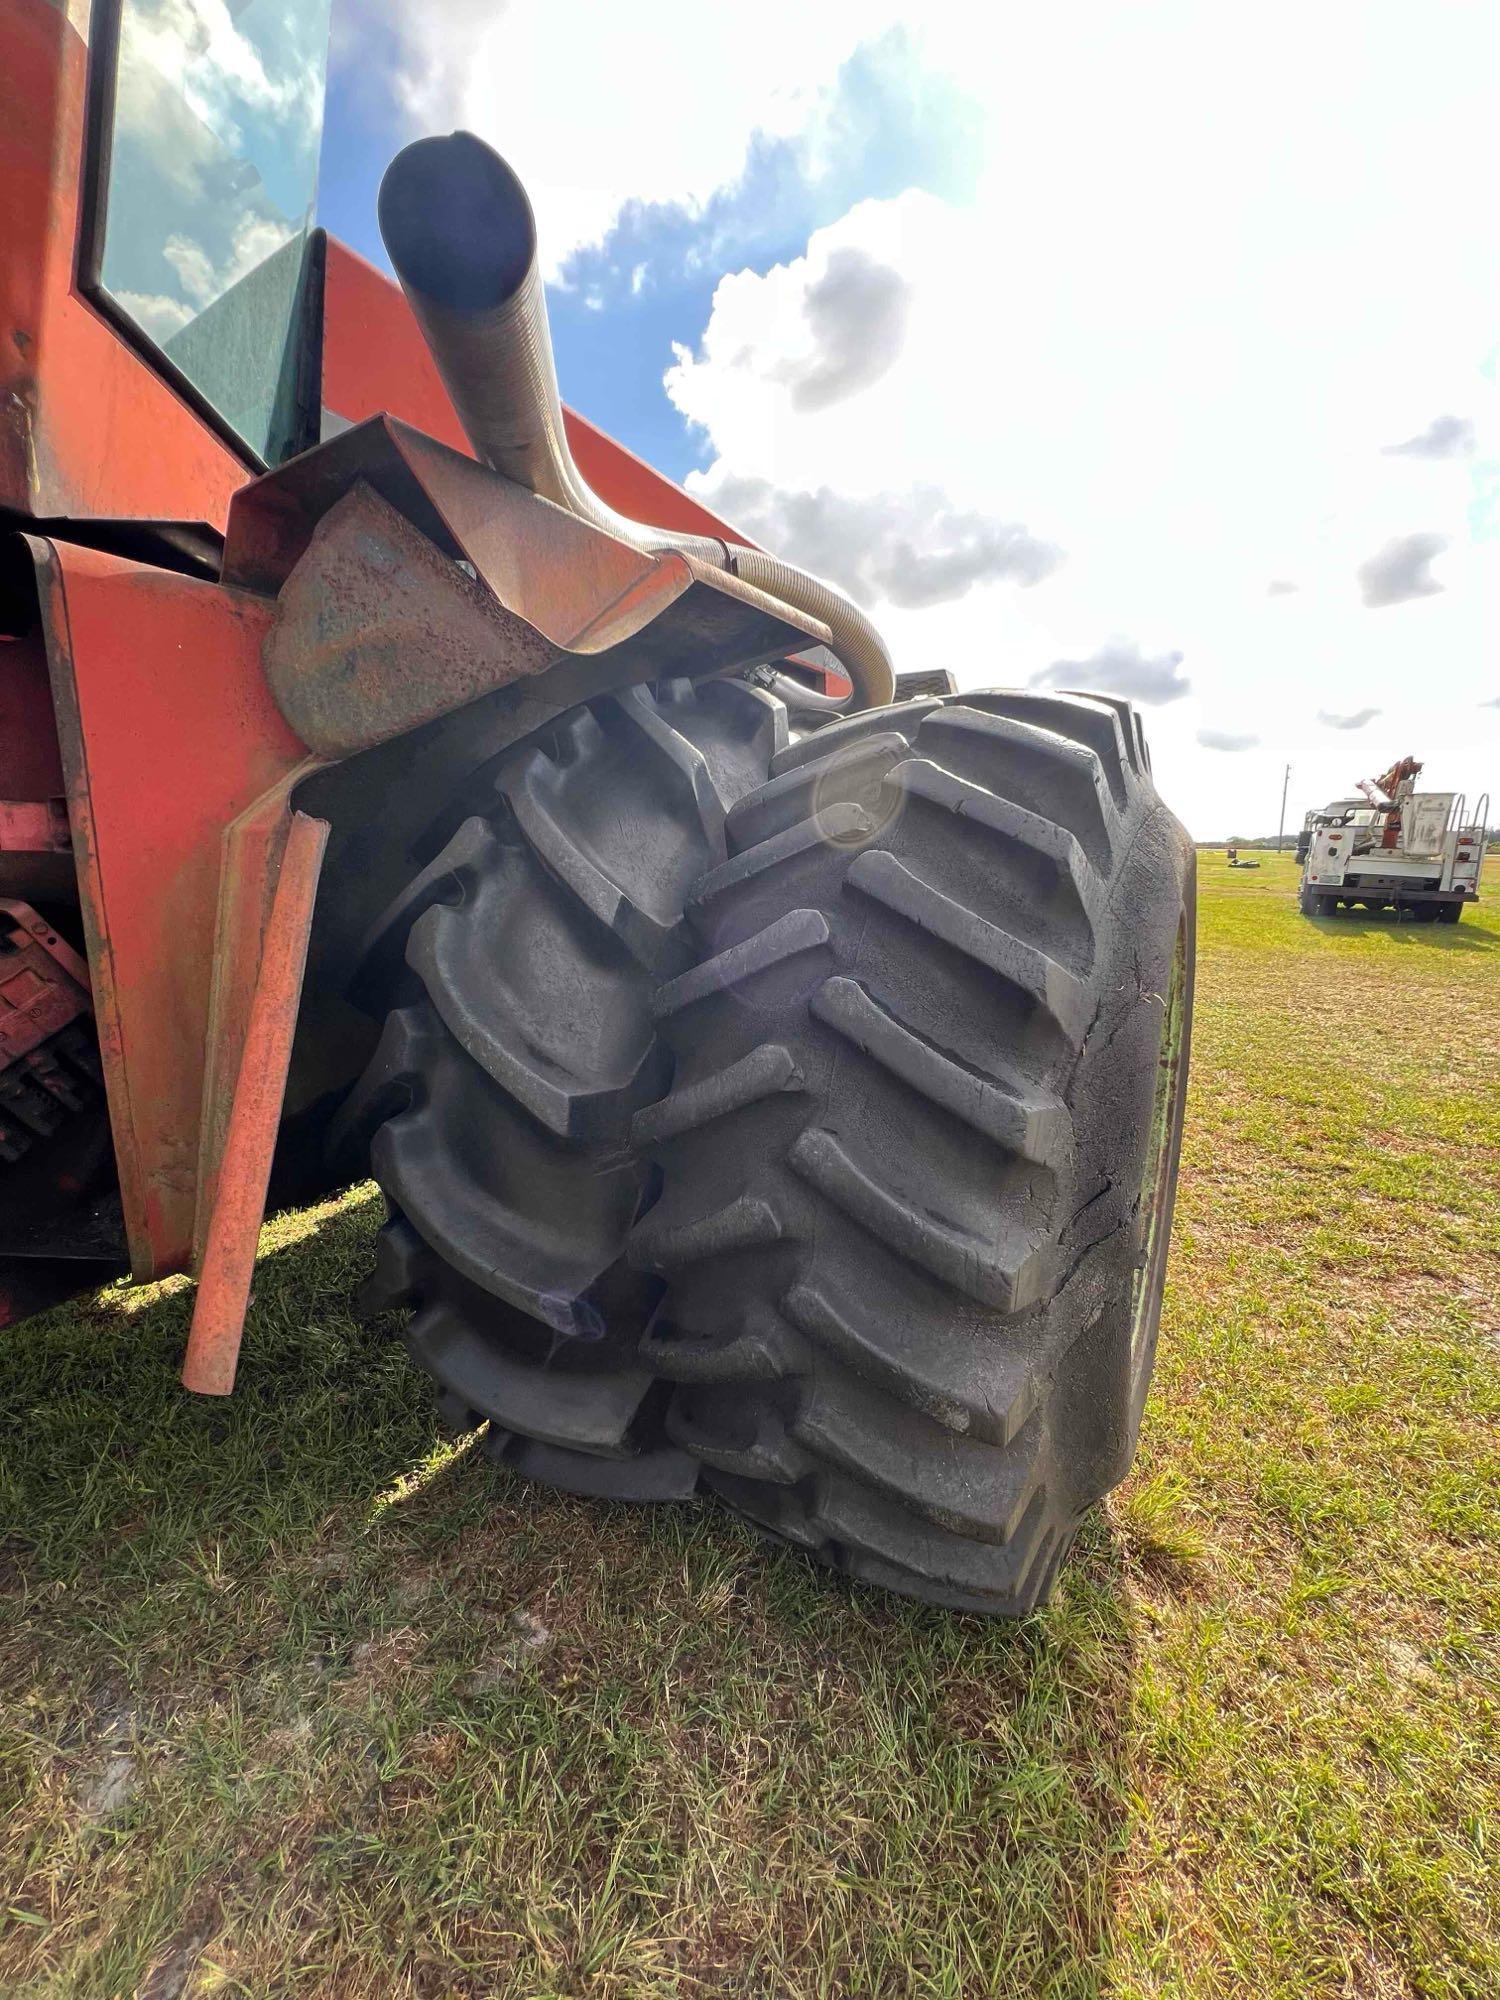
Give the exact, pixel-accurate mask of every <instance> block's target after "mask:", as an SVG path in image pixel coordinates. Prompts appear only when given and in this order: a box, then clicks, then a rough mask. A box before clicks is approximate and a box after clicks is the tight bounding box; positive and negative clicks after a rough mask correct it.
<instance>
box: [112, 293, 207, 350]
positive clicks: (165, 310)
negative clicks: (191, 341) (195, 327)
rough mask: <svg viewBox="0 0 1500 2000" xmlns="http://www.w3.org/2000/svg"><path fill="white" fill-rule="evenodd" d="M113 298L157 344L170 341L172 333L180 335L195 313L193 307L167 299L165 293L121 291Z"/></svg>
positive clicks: (178, 300) (177, 300)
mask: <svg viewBox="0 0 1500 2000" xmlns="http://www.w3.org/2000/svg"><path fill="white" fill-rule="evenodd" d="M115 297H116V298H117V299H118V300H119V302H120V304H121V305H122V306H123V307H124V308H125V310H126V312H128V313H129V314H130V317H131V318H132V319H133V320H134V321H135V322H136V324H137V326H139V327H141V328H143V329H144V330H145V332H147V333H148V334H150V336H151V338H152V339H153V340H154V341H157V342H158V343H159V342H161V341H164V340H170V339H171V337H172V335H173V334H174V333H181V331H182V329H183V328H184V327H185V326H186V325H187V323H188V321H189V320H190V319H192V318H193V317H194V314H195V311H196V308H195V307H193V306H189V305H184V304H183V302H182V300H181V299H171V298H168V297H167V295H166V293H165V292H132V291H124V290H122V291H118V292H116V294H115Z"/></svg>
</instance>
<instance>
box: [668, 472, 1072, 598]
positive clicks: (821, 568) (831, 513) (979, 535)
mask: <svg viewBox="0 0 1500 2000" xmlns="http://www.w3.org/2000/svg"><path fill="white" fill-rule="evenodd" d="M695 489H696V491H697V492H698V494H699V495H700V497H701V498H702V499H703V500H704V501H705V502H706V503H707V504H708V505H709V506H711V507H712V508H713V509H714V511H715V513H717V514H719V515H721V516H722V517H723V518H724V519H725V520H728V521H730V522H732V523H733V524H734V525H735V526H736V527H738V528H740V529H742V530H743V531H744V533H745V534H747V535H748V536H749V537H750V538H751V539H752V540H753V541H756V542H759V543H760V544H761V545H762V546H763V547H764V548H767V549H770V550H772V551H773V553H775V554H777V555H783V556H786V557H787V558H788V560H789V561H792V562H796V563H800V564H801V565H802V566H803V567H804V568H805V569H810V570H812V571H813V572H814V574H815V575H818V576H826V577H829V578H831V579H832V581H833V582H835V583H838V584H842V585H843V587H844V589H845V590H847V591H848V592H849V594H850V596H851V597H853V598H855V599H856V600H858V601H860V602H862V603H868V602H870V601H871V600H873V599H882V600H884V602H886V603H887V604H895V605H899V606H900V607H901V608H902V609H906V610H911V609H918V608H921V607H924V606H927V605H933V604H945V603H948V602H950V601H952V600H953V599H955V598H960V597H963V596H965V595H966V594H967V593H968V592H969V591H970V590H972V589H973V588H974V587H975V586H976V585H979V584H989V583H1017V584H1021V585H1023V586H1028V585H1031V584H1034V583H1040V582H1041V581H1042V580H1043V578H1044V577H1048V576H1050V575H1051V574H1052V572H1053V571H1054V570H1055V569H1056V568H1057V567H1058V565H1059V564H1060V563H1061V562H1062V560H1063V552H1062V550H1061V549H1058V548H1054V547H1053V546H1052V545H1051V544H1050V543H1049V542H1044V541H1042V540H1040V539H1039V538H1038V537H1037V536H1035V535H1033V534H1032V533H1031V532H1030V530H1029V529H1027V528H1025V527H1022V526H1021V525H1020V523H1019V522H1016V521H1001V520H996V519H995V518H994V517H993V516H990V515H986V514H980V513H974V512H970V511H966V510H964V509H962V508H957V507H954V506H952V505H951V504H950V503H949V501H948V500H947V498H946V497H945V496H944V494H942V493H941V492H939V491H938V490H936V489H934V488H932V487H915V488H912V489H911V490H910V491H908V492H905V493H876V494H871V495H868V496H860V495H856V494H850V493H836V492H833V491H831V490H830V489H829V488H827V487H822V488H819V489H818V490H817V491H815V492H788V491H786V490H784V489H782V488H780V487H777V486H774V485H772V483H771V482H770V481H769V480H767V479H753V478H745V477H735V476H734V475H732V474H725V475H722V476H721V477H719V478H717V479H716V480H714V481H713V482H712V483H711V484H710V483H707V482H695Z"/></svg>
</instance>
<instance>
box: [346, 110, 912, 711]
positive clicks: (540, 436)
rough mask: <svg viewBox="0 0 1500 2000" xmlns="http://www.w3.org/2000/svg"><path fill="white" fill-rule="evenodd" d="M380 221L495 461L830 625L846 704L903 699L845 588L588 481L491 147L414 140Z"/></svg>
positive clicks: (630, 534) (452, 387)
mask: <svg viewBox="0 0 1500 2000" xmlns="http://www.w3.org/2000/svg"><path fill="white" fill-rule="evenodd" d="M379 217H380V233H381V235H382V237H383V238H384V239H385V247H386V249H387V250H388V251H389V253H390V258H391V263H392V264H393V265H394V267H395V271H396V275H397V277H398V278H399V279H400V281H401V289H402V290H403V291H404V292H405V294H406V297H407V299H408V301H409V303H410V305H411V309H412V311H413V313H414V314H415V316H416V320H417V324H418V325H419V326H420V328H421V329H422V333H423V336H424V338H425V339H426V341H427V344H428V346H429V348H430V349H431V350H432V355H433V359H434V360H435V361H436V363H437V366H438V371H439V373H440V374H441V376H442V378H443V383H444V386H445V387H446V388H447V391H448V394H449V396H450V397H451V398H452V401H453V406H454V409H455V410H456V411H457V412H458V417H459V421H460V422H461V423H462V425H463V427H464V430H465V432H466V434H467V436H468V439H469V442H470V444H472V445H473V447H474V450H475V453H476V454H477V456H478V457H479V458H480V459H482V460H483V461H484V463H485V464H486V465H490V466H493V467H494V469H495V471H497V472H499V473H502V474H503V475H504V476H505V477H506V478H507V479H512V480H514V481H516V483H517V484H518V485H521V486H524V487H526V488H528V489H529V491H531V492H533V493H536V494H539V495H540V496H541V498H542V499H544V500H551V501H554V502H555V503H556V504H557V505H558V506H560V507H566V508H567V509H568V510H569V512H570V513H573V514H576V515H578V516H579V518H580V519H582V520H585V521H589V522H591V523H592V524H593V525H594V526H595V527H598V528H603V529H604V530H606V532H608V533H609V534H612V535H615V536H617V537H618V538H619V539H620V540H622V541H627V542H630V543H631V544H632V545H633V546H634V547H636V548H639V549H644V550H647V551H649V552H651V553H660V552H663V551H669V550H676V551H679V552H680V553H682V554H684V555H689V556H693V557H696V558H697V559H698V560H699V561H701V562H706V563H712V564H713V565H714V566H715V567H717V568H719V569H724V570H728V571H729V572H730V574H731V575H734V576H738V577H740V578H742V579H743V581H744V582H746V583H748V584H751V585H753V586H754V587H755V588H756V589H757V590H762V591H764V592H765V593H766V594H767V595H768V596H770V597H775V598H779V599H780V601H781V602H782V603H783V604H785V605H787V606H789V607H790V608H791V609H792V610H795V611H802V612H806V613H807V614H809V615H810V616H811V617H813V618H817V619H819V620H821V621H822V623H823V624H825V625H826V626H827V627H828V629H829V632H830V633H831V634H832V640H831V644H830V648H829V650H830V651H831V652H832V653H833V654H834V656H835V658H836V659H837V660H838V663H839V665H840V666H841V667H842V668H843V670H844V672H845V673H846V674H847V675H848V677H849V680H850V682H851V684H852V686H853V690H854V692H853V695H852V697H851V699H850V701H849V703H848V707H850V708H852V709H858V708H875V707H880V706H882V705H883V704H884V703H886V702H888V701H890V700H891V699H892V697H893V696H894V694H895V675H894V673H893V671H892V668H891V661H890V655H889V654H888V653H887V651H886V649H885V645H884V642H883V641H882V639H881V637H880V634H879V633H878V632H877V631H876V630H875V627H874V626H873V625H872V624H871V623H870V620H869V619H868V618H867V617H866V616H865V614H864V613H863V612H862V611H861V610H860V609H859V607H858V606H857V605H855V604H852V603H851V602H850V601H849V599H848V598H847V597H846V596H845V595H844V593H843V592H842V591H841V590H838V589H837V588H835V586H834V585H833V584H830V583H825V582H824V581H822V579H821V578H818V577H814V576H809V575H808V574H807V572H806V571H805V570H801V569H798V568H796V567H795V565H793V564H792V563H787V562H782V561H781V560H780V559H779V558H778V557H776V556H770V555H766V554H765V553H764V552H763V551H762V550H760V549H750V548H744V547H742V546H741V545H740V544H739V543H737V542H727V541H720V540H718V539H717V538H714V537H710V536H706V535H685V534H678V533H676V532H675V531H673V530H671V529H667V528H654V527H650V526H648V525H647V524H645V523H644V522H641V521H632V520H630V519H628V518H627V517H626V516H625V515H623V514H617V513H616V512H615V510H614V509H613V508H612V507H609V506H607V505H606V504H605V502H604V501H602V500H601V499H600V498H599V496H598V494H597V493H595V492H594V490H593V489H592V487H590V486H589V484H588V482H587V481H586V480H585V479H584V477H583V474H582V473H581V472H580V471H579V469H578V467H577V465H576V464H575V463H574V461H573V454H572V452H571V451H570V450H569V448H568V439H567V433H566V431H565V430H564V428H563V414H562V402H561V399H560V398H559V395H558V389H557V368H556V364H555V362H554V360H553V356H552V340H551V335H550V333H549V332H548V328H547V303H546V296H545V293H544V290H543V285H542V276H541V270H540V267H539V266H538V263H537V241H536V221H535V218H534V216H533V215H532V212H531V203H530V202H529V201H528V200H527V197H526V191H525V189H524V188H523V187H522V185H521V183H520V181H519V180H518V179H517V177H516V175H515V174H514V173H513V172H512V171H511V169H510V168H509V167H508V166H507V165H506V163H505V161H504V160H502V159H501V157H500V155H499V154H498V153H497V152H495V151H494V150H493V148H492V147H489V146H487V145H486V144H485V143H484V141H483V140H482V139H476V138H475V137H474V135H473V134H472V133H471V132H454V133H451V134H450V135H449V136H448V137H446V138H432V139H417V140H415V141H414V142H413V143H412V144H411V145H409V146H406V147H404V148H403V149H402V151H401V152H399V153H398V154H397V155H396V157H395V159H394V160H392V162H391V164H390V166H389V167H388V168H387V169H386V172H385V178H384V179H383V180H382V182H381V184H380V198H379Z"/></svg>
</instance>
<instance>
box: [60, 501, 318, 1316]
mask: <svg viewBox="0 0 1500 2000" xmlns="http://www.w3.org/2000/svg"><path fill="white" fill-rule="evenodd" d="M30 546H31V549H32V553H33V556H34V558H35V560H36V562H37V568H38V582H39V586H40V589H39V595H40V599H41V605H42V615H43V622H44V627H45V630H46V634H47V641H48V654H49V659H50V663H51V670H52V685H53V697H54V701H55V704H56V709H57V717H58V725H59V736H60V740H61V744H62V753H63V766H64V775H65V779H66V784H67V797H68V809H69V813H70V816H71V819H72V825H73V839H74V851H75V855H76V858H77V864H78V877H79V890H80V895H81V898H82V905H83V915H84V921H85V930H86V934H87V939H88V951H89V969H90V973H91V975H92V980H93V987H94V1001H95V1011H96V1014H97V1017H98V1022H99V1039H100V1045H101V1052H102V1056H103V1062H104V1072H105V1087H106V1090H107V1093H108V1097H109V1109H110V1123H111V1126H112V1128H113V1132H114V1140H115V1153H116V1157H117V1159H118V1162H119V1167H120V1186H121V1198H122V1202H123V1206H124V1212H125V1224H126V1233H127V1236H128V1238H129V1243H130V1254H131V1265H132V1268H133V1270H134V1272H135V1275H136V1276H137V1277H138V1278H148V1277H159V1276H161V1275H163V1274H164V1273H165V1272H168V1271H176V1270H182V1269H184V1268H186V1266H187V1263H188V1260H189V1258H190V1255H191V1251H192V1244H193V1217H194V1207H195V1203H196V1198H197V1188H198V1165H199V1147H200V1133H201V1127H202V1112H203V1105H202V1096H203V1074H204V1067H205V1044H206V1039H207V1033H208V1026H209V1007H210V997H211V988H212V983H213V971H214V960H215V937H216V932H217V921H218V907H219V890H220V876H221V864H222V853H223V837H224V832H225V829H226V827H227V826H228V825H229V824H230V822H231V821H233V820H234V819H236V818H237V817H238V816H239V815H240V814H242V813H244V812H245V811H246V809H247V808H248V807H249V806H251V805H252V804H253V803H254V802H255V801H256V800H257V799H258V798H260V797H261V796H262V795H263V794H264V793H266V792H268V791H270V790H272V789H273V788H274V787H275V786H277V785H278V784H279V783H280V782H281V781H282V780H284V779H285V778H286V776H287V775H288V773H289V772H291V771H293V770H295V769H297V768H298V767H300V766H301V765H302V764H303V763H305V762H306V760H307V752H306V749H305V747H304V746H303V744H302V743H301V742H300V741H299V740H298V739H297V737H296V736H294V735H293V734H292V732H291V730H290V729H288V727H287V725H286V724H285V722H283V720H282V718H281V716H280V714H279V713H278V711H277V709H276V706H275V704H274V702H273V701H272V699H271V695H270V691H269V689H268V688H267V686H266V682H265V678H264V675H263V674H262V671H261V663H260V650H261V643H262V640H263V639H264V636H265V633H266V630H267V627H268V626H269V624H270V621H271V618H272V616H273V614H274V606H273V605H272V604H270V603H268V602H267V601H266V600H265V599H263V598H258V597H252V596H249V595H247V594H245V593H243V592H239V591H230V590H225V589H223V588H222V587H220V586H218V585H213V584H207V583H199V582H197V581H195V580H193V579H191V578H188V577H181V576H176V575H173V574H171V573H170V572H167V571H162V570H156V569H150V568H147V567H145V566H143V565H141V564H138V563H131V562H127V561H125V560H123V559H122V558H120V557H118V556H107V555H102V554H100V553H99V552H97V551H95V550H91V549H82V548H77V547H74V546H71V545H69V544H67V543H61V542H58V543H49V542H44V541H41V540H37V539H31V541H30Z"/></svg>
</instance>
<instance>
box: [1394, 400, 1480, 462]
mask: <svg viewBox="0 0 1500 2000" xmlns="http://www.w3.org/2000/svg"><path fill="white" fill-rule="evenodd" d="M1474 444H1475V434H1474V420H1473V418H1472V417H1455V416H1454V415H1453V414H1452V412H1451V411H1450V412H1448V413H1447V414H1446V415H1445V416H1441V417H1434V418H1433V420H1432V422H1431V423H1430V424H1429V425H1428V426H1427V428H1426V430H1425V431H1418V432H1417V435H1416V436H1415V437H1409V438H1407V439H1406V440H1405V441H1404V442H1403V443H1401V444H1388V445H1387V446H1386V447H1385V455H1386V457H1387V458H1467V457H1468V456H1469V454H1470V453H1471V452H1472V451H1473V449H1474Z"/></svg>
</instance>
